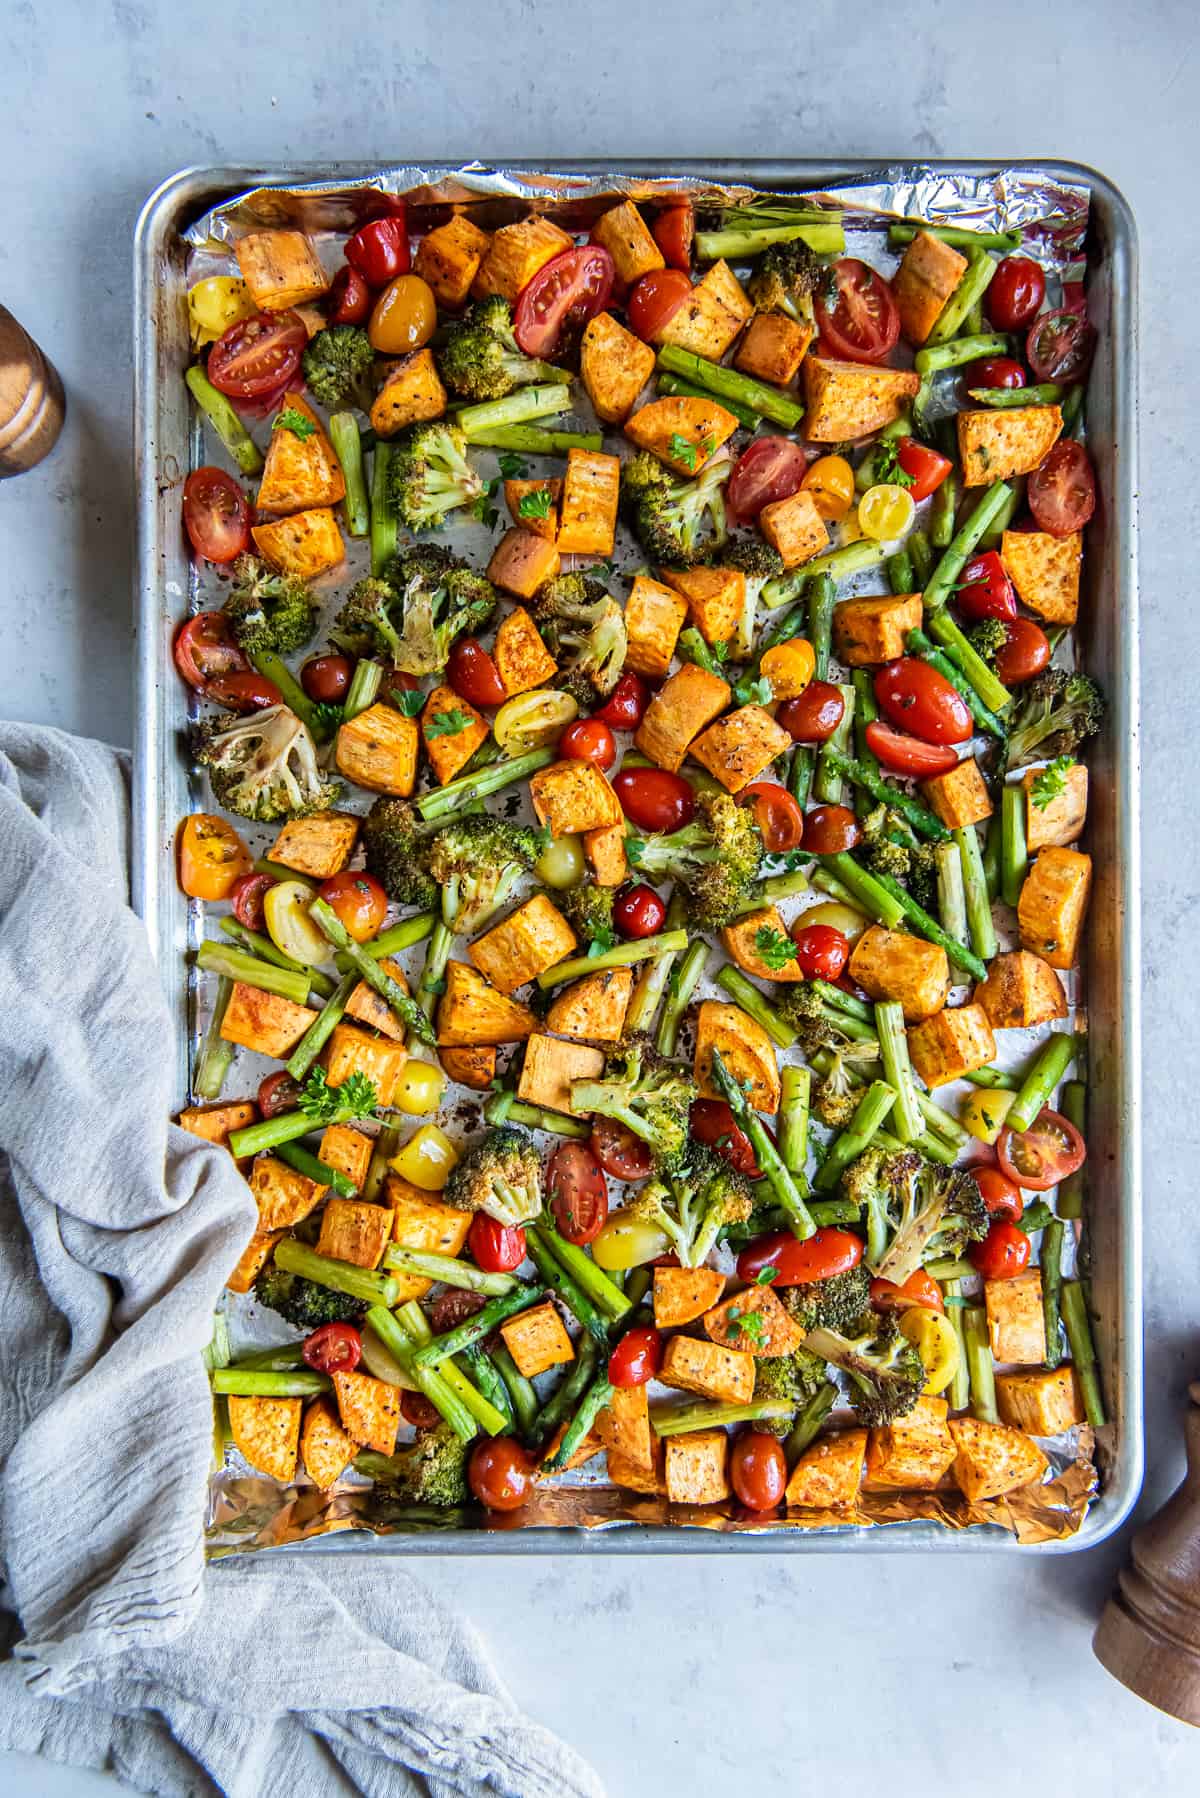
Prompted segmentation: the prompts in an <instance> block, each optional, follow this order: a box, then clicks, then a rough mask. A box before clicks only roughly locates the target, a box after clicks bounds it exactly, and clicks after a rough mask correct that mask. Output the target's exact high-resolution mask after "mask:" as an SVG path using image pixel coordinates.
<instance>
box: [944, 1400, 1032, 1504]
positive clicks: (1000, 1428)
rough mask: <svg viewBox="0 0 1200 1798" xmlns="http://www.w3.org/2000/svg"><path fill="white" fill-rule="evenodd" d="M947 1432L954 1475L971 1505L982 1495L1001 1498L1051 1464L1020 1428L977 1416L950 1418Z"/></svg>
mask: <svg viewBox="0 0 1200 1798" xmlns="http://www.w3.org/2000/svg"><path fill="white" fill-rule="evenodd" d="M950 1434H951V1435H952V1436H953V1438H954V1446H955V1448H956V1449H957V1451H958V1452H957V1454H956V1455H955V1457H954V1478H955V1481H956V1483H957V1485H958V1487H959V1490H960V1491H961V1492H962V1494H963V1496H964V1497H965V1498H969V1499H970V1500H971V1502H972V1504H974V1503H976V1502H977V1501H978V1500H979V1499H981V1498H1000V1497H1001V1496H1002V1495H1003V1494H1004V1493H1005V1492H1015V1491H1016V1490H1017V1488H1018V1487H1019V1486H1028V1485H1030V1484H1031V1483H1032V1481H1034V1480H1040V1479H1041V1477H1042V1475H1043V1474H1044V1473H1045V1471H1046V1469H1047V1467H1048V1466H1049V1465H1050V1463H1049V1462H1048V1461H1047V1459H1046V1457H1045V1455H1044V1454H1043V1453H1042V1451H1041V1449H1040V1448H1039V1447H1038V1445H1037V1443H1036V1442H1031V1441H1030V1439H1029V1437H1028V1436H1026V1435H1025V1434H1024V1432H1023V1431H1021V1430H1014V1429H1012V1428H1011V1427H1010V1426H1009V1425H1008V1424H1005V1423H987V1422H986V1421H985V1420H984V1419H983V1418H980V1417H952V1418H951V1420H950Z"/></svg>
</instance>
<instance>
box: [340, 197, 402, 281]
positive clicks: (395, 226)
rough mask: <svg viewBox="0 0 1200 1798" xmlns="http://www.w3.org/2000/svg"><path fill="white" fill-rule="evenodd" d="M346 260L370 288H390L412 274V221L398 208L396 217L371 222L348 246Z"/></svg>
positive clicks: (368, 222)
mask: <svg viewBox="0 0 1200 1798" xmlns="http://www.w3.org/2000/svg"><path fill="white" fill-rule="evenodd" d="M346 261H347V262H348V263H349V264H350V267H351V268H352V269H354V271H355V272H356V274H359V275H361V276H362V278H363V280H364V281H365V282H366V283H367V286H368V287H386V286H387V284H388V282H389V281H394V280H395V279H396V276H397V275H406V274H407V273H408V265H409V255H408V220H407V217H406V214H405V212H404V211H403V210H401V209H399V208H398V209H397V211H396V213H395V215H394V216H393V217H392V218H385V219H369V220H368V221H367V223H366V224H365V225H363V226H362V227H361V229H360V230H358V231H356V232H355V233H354V236H353V237H352V238H350V240H349V242H348V243H347V244H346Z"/></svg>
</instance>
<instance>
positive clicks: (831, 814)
mask: <svg viewBox="0 0 1200 1798" xmlns="http://www.w3.org/2000/svg"><path fill="white" fill-rule="evenodd" d="M861 835H862V831H861V830H860V829H859V827H858V819H857V818H856V817H855V816H854V813H853V812H852V811H851V810H850V808H849V806H845V805H814V806H813V808H812V810H811V812H806V813H805V814H804V844H805V848H806V849H808V850H809V851H810V853H811V854H813V855H840V853H841V852H842V850H843V849H853V847H854V845H855V844H856V843H857V842H858V840H859V838H860V837H861Z"/></svg>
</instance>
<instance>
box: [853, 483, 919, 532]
mask: <svg viewBox="0 0 1200 1798" xmlns="http://www.w3.org/2000/svg"><path fill="white" fill-rule="evenodd" d="M916 509H917V508H916V507H915V506H914V504H913V497H912V494H911V493H910V492H909V491H908V488H907V487H894V486H893V485H892V484H891V482H890V481H884V482H882V483H881V484H880V485H879V486H878V487H868V488H867V491H866V492H865V493H864V494H863V496H862V498H861V499H860V500H859V502H858V522H859V525H860V527H861V529H862V533H863V535H864V537H873V538H874V539H875V541H876V543H895V542H896V540H897V539H898V538H900V537H903V536H904V534H905V533H906V532H907V531H909V530H911V528H912V521H913V514H914V513H915V512H916Z"/></svg>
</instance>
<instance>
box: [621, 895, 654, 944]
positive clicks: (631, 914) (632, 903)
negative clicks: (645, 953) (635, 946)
mask: <svg viewBox="0 0 1200 1798" xmlns="http://www.w3.org/2000/svg"><path fill="white" fill-rule="evenodd" d="M666 915H667V908H666V906H665V905H664V904H663V902H662V900H661V899H660V898H659V896H658V894H657V893H656V892H655V891H654V888H653V887H648V886H635V887H626V889H625V891H624V892H623V893H622V894H621V895H620V897H619V898H618V899H617V902H616V904H615V905H614V906H613V923H614V925H615V926H616V929H617V933H618V935H620V936H623V937H624V938H625V940H626V942H633V943H636V942H641V940H642V938H643V937H648V936H657V935H658V932H659V931H660V930H661V929H662V927H663V920H664V919H665V918H666Z"/></svg>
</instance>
